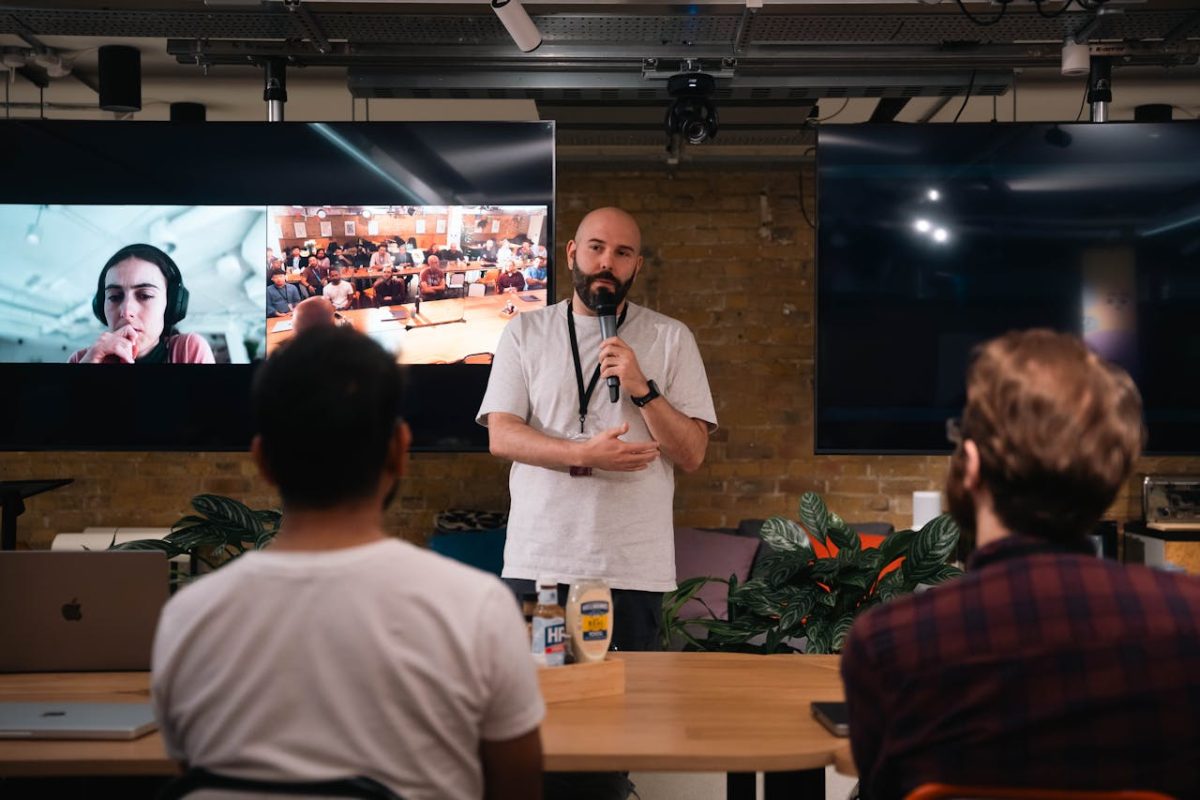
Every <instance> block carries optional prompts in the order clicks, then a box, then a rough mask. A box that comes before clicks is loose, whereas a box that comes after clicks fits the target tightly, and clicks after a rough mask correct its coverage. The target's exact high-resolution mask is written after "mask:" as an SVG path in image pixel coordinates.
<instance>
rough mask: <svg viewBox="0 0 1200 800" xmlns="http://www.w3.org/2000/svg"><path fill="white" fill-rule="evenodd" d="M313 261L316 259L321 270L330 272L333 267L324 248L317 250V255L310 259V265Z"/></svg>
mask: <svg viewBox="0 0 1200 800" xmlns="http://www.w3.org/2000/svg"><path fill="white" fill-rule="evenodd" d="M313 259H316V264H317V267H318V268H320V269H323V270H328V269H329V267H330V266H331V265H330V261H329V256H328V255H326V254H325V248H324V247H318V248H317V254H316V255H315V256H313V257H312V258H310V259H309V263H310V264H311V263H313Z"/></svg>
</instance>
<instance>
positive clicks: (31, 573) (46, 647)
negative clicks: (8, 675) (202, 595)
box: [0, 550, 169, 672]
mask: <svg viewBox="0 0 1200 800" xmlns="http://www.w3.org/2000/svg"><path fill="white" fill-rule="evenodd" d="M168 570H169V566H168V563H167V559H166V558H165V557H164V555H163V554H162V553H155V552H123V551H113V552H108V551H98V552H82V553H78V552H61V551H49V550H38V551H15V552H13V551H9V552H0V672H71V671H96V670H146V669H149V668H150V647H151V644H152V642H153V641H154V629H155V626H156V625H157V624H158V614H159V612H160V611H161V610H162V607H163V604H164V603H165V602H166V601H167V589H168V580H169V577H168V576H169V571H168Z"/></svg>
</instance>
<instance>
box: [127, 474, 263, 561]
mask: <svg viewBox="0 0 1200 800" xmlns="http://www.w3.org/2000/svg"><path fill="white" fill-rule="evenodd" d="M192 508H193V509H194V510H195V511H196V513H195V514H188V515H187V516H184V517H182V518H181V519H179V521H177V522H176V523H175V524H174V525H172V526H171V532H170V533H168V534H167V535H166V536H164V537H163V538H162V539H139V540H137V541H134V542H126V543H124V544H117V545H112V546H111V547H110V548H109V549H110V550H158V551H160V552H162V553H165V554H166V557H167V558H175V557H176V556H183V555H186V556H189V557H190V558H191V559H192V565H193V569H192V570H191V572H192V573H193V574H195V572H196V571H197V567H199V566H200V565H203V567H204V568H205V569H206V570H214V569H217V568H218V567H220V566H222V565H223V564H227V563H229V562H230V561H232V560H233V559H234V558H237V557H238V556H240V555H241V554H242V553H244V552H246V551H247V550H262V549H263V548H264V547H266V546H267V545H269V544H270V543H271V541H272V540H273V539H274V538H275V534H276V533H277V532H278V531H279V523H280V520H282V518H283V515H282V514H281V513H280V512H279V511H277V510H275V509H263V510H255V509H252V508H250V507H248V506H247V505H246V504H245V503H242V502H240V501H238V500H234V499H233V498H231V497H223V496H221V495H218V494H198V495H196V496H195V497H193V498H192ZM181 579H182V580H186V578H181Z"/></svg>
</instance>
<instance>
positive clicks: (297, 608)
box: [152, 539, 545, 800]
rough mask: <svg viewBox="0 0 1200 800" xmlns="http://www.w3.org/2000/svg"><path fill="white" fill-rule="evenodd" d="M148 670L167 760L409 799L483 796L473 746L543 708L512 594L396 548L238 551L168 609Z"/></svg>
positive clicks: (528, 722) (467, 571) (519, 729)
mask: <svg viewBox="0 0 1200 800" xmlns="http://www.w3.org/2000/svg"><path fill="white" fill-rule="evenodd" d="M153 661H154V667H153V670H154V674H153V680H152V693H153V696H154V702H155V707H156V711H157V715H158V719H159V724H160V726H161V729H162V736H163V742H164V743H165V745H166V748H167V752H168V754H169V755H170V756H171V757H172V758H175V759H179V760H183V761H187V762H188V763H189V764H190V765H192V766H197V767H204V768H206V769H209V770H212V771H213V772H217V773H221V774H228V775H233V776H237V777H246V778H258V779H266V780H287V781H309V780H330V779H334V778H346V777H353V776H356V775H365V776H368V777H371V778H374V779H375V780H378V781H380V782H381V783H384V784H386V785H387V786H389V787H390V788H391V789H392V790H393V791H395V792H396V793H398V794H399V795H400V796H402V797H404V798H406V799H407V800H435V799H437V800H441V799H442V798H451V799H452V800H467V799H468V798H469V799H470V800H479V798H482V797H483V772H482V767H481V765H480V761H479V748H480V741H481V740H488V741H503V740H508V739H514V738H517V737H518V736H522V735H525V734H527V733H529V732H530V731H532V730H533V729H534V728H536V727H537V726H538V724H539V723H540V721H541V719H542V716H543V714H544V710H545V708H544V706H543V704H542V699H541V695H540V693H539V690H538V685H537V676H536V673H535V668H534V666H533V662H532V659H530V657H529V645H528V640H527V639H526V637H525V626H524V623H523V621H522V619H521V614H520V611H519V610H518V609H517V606H516V602H515V601H514V599H513V596H512V593H511V592H509V591H508V590H507V589H506V588H505V587H504V585H503V584H501V583H500V581H499V580H497V579H496V578H495V577H493V576H490V575H486V574H484V573H482V572H479V571H478V570H475V569H472V568H470V567H466V566H464V565H462V564H459V563H457V562H454V561H450V560H449V559H446V558H443V557H441V556H439V555H436V554H434V553H431V552H429V551H428V550H423V549H420V548H417V547H414V546H413V545H410V544H408V543H406V542H402V541H399V540H395V539H388V540H384V541H382V542H376V543H372V544H369V545H363V546H360V547H353V548H347V549H344V550H333V551H324V552H317V553H314V552H304V553H300V552H282V551H280V552H271V551H270V550H267V551H263V552H252V553H247V554H246V555H244V556H242V557H241V558H239V559H238V560H237V561H235V562H234V563H232V564H230V565H229V566H227V567H224V568H222V569H220V570H218V571H217V572H214V573H212V574H210V575H206V576H204V577H202V578H200V579H198V580H197V581H196V582H195V583H194V584H192V585H190V586H188V587H186V588H184V589H183V590H182V591H180V592H179V593H177V594H176V595H175V597H173V598H172V599H171V600H170V602H168V603H167V605H166V607H165V608H164V610H163V613H162V617H161V618H160V620H159V627H158V634H157V636H156V638H155V642H154V659H153Z"/></svg>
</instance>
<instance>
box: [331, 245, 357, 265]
mask: <svg viewBox="0 0 1200 800" xmlns="http://www.w3.org/2000/svg"><path fill="white" fill-rule="evenodd" d="M329 266H330V267H337V268H338V269H345V268H346V267H351V266H354V262H353V261H351V260H350V259H349V258H348V257H347V255H346V251H345V249H344V248H343V247H342V246H341V245H340V244H338V243H337V242H333V243H332V244H330V245H329Z"/></svg>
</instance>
